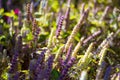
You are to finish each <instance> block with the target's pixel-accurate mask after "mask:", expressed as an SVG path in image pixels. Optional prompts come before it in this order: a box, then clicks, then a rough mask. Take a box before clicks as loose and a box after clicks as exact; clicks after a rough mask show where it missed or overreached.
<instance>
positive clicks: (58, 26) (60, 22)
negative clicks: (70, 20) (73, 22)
mask: <svg viewBox="0 0 120 80" xmlns="http://www.w3.org/2000/svg"><path fill="white" fill-rule="evenodd" d="M63 20H64V16H60V18H59V20H58V24H57V31H56V37H57V38H58V36H59V35H60V32H61V29H62V25H63Z"/></svg>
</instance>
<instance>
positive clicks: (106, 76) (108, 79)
mask: <svg viewBox="0 0 120 80" xmlns="http://www.w3.org/2000/svg"><path fill="white" fill-rule="evenodd" d="M111 68H112V67H111V66H108V67H107V69H106V71H105V76H104V80H110V73H111Z"/></svg>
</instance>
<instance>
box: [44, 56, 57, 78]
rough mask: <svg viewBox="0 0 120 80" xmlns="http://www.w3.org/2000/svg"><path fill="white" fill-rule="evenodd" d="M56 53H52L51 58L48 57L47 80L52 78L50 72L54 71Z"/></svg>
mask: <svg viewBox="0 0 120 80" xmlns="http://www.w3.org/2000/svg"><path fill="white" fill-rule="evenodd" d="M54 57H55V56H54V55H51V56H50V57H49V58H48V61H47V69H46V80H49V78H50V73H51V71H52V66H53V60H54Z"/></svg>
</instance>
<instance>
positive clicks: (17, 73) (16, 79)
mask: <svg viewBox="0 0 120 80" xmlns="http://www.w3.org/2000/svg"><path fill="white" fill-rule="evenodd" d="M19 76H20V72H16V73H15V76H14V80H19Z"/></svg>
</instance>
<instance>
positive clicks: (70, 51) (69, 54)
mask: <svg viewBox="0 0 120 80" xmlns="http://www.w3.org/2000/svg"><path fill="white" fill-rule="evenodd" d="M71 53H72V44H71V45H70V47H69V49H68V51H67V55H66V59H65V61H64V62H63V64H67V62H68V61H69V59H70V57H71Z"/></svg>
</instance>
